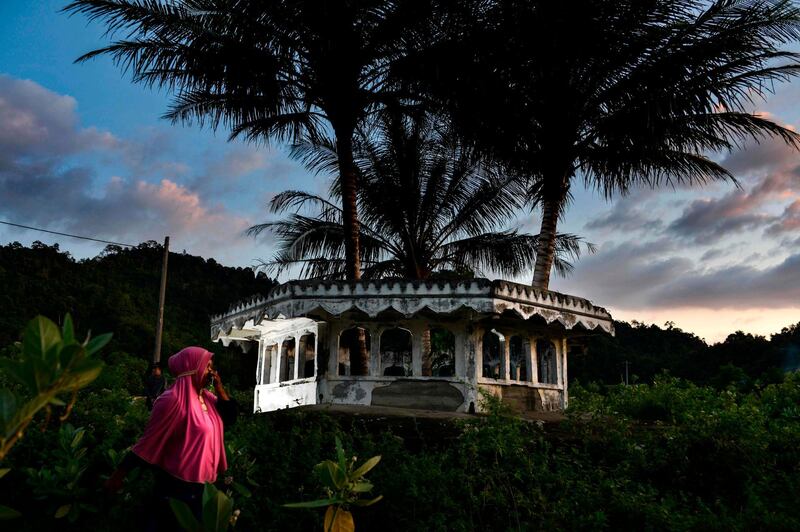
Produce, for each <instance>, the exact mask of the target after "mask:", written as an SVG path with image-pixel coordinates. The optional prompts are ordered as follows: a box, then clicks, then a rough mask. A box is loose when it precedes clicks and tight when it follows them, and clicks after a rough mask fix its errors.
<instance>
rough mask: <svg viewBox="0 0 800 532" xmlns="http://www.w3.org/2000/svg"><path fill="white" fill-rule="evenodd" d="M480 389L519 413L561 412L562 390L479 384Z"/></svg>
mask: <svg viewBox="0 0 800 532" xmlns="http://www.w3.org/2000/svg"><path fill="white" fill-rule="evenodd" d="M480 388H481V389H482V390H485V391H487V392H489V393H490V394H492V395H494V396H495V397H499V398H500V399H502V400H503V402H504V403H506V404H508V405H509V406H511V408H513V409H514V410H517V411H519V412H526V411H527V412H555V411H558V410H562V397H563V393H564V392H563V390H560V389H555V388H543V387H538V386H529V385H514V384H502V385H500V384H494V385H493V384H480Z"/></svg>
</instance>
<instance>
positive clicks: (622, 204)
mask: <svg viewBox="0 0 800 532" xmlns="http://www.w3.org/2000/svg"><path fill="white" fill-rule="evenodd" d="M662 225H663V222H662V221H661V220H658V219H654V218H651V217H649V216H647V215H646V214H645V212H644V211H643V210H642V209H640V208H638V207H637V206H636V205H635V204H634V203H633V202H631V201H630V200H628V201H625V200H622V201H617V202H616V203H615V204H614V207H613V208H612V209H610V210H609V211H606V213H605V214H601V215H599V216H596V217H595V218H592V219H591V220H589V221H588V222H586V224H585V225H584V226H583V228H584V229H587V230H592V229H599V230H608V231H656V230H658V229H660V228H661V226H662Z"/></svg>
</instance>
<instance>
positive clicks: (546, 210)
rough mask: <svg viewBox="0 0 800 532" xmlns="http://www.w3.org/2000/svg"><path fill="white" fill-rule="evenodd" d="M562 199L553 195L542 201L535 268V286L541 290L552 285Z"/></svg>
mask: <svg viewBox="0 0 800 532" xmlns="http://www.w3.org/2000/svg"><path fill="white" fill-rule="evenodd" d="M561 201H562V200H561V199H560V198H559V197H552V198H547V199H545V200H544V201H543V202H542V227H541V230H540V231H539V240H538V242H537V244H536V266H535V267H534V269H533V287H534V288H538V289H539V290H548V289H549V287H550V270H551V269H552V267H553V258H554V257H555V253H556V230H557V227H558V213H559V212H560V210H561Z"/></svg>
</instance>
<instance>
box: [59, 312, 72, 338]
mask: <svg viewBox="0 0 800 532" xmlns="http://www.w3.org/2000/svg"><path fill="white" fill-rule="evenodd" d="M61 337H62V339H63V341H64V343H65V344H71V343H73V342H75V329H74V327H73V326H72V316H70V315H69V313H67V315H66V316H64V325H62V326H61Z"/></svg>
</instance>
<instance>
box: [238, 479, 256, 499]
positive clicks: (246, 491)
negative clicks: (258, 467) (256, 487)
mask: <svg viewBox="0 0 800 532" xmlns="http://www.w3.org/2000/svg"><path fill="white" fill-rule="evenodd" d="M233 489H234V490H236V493H238V494H239V495H241V496H242V497H247V498H250V497H252V496H253V493H252V492H251V491H250V490H249V489H247V487H246V486H244V485H243V484H240V483H238V482H234V483H233Z"/></svg>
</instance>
